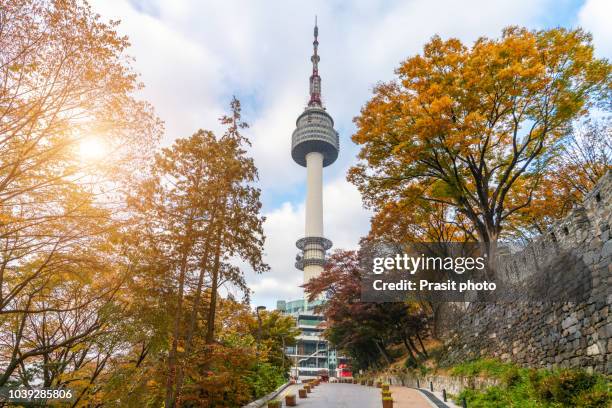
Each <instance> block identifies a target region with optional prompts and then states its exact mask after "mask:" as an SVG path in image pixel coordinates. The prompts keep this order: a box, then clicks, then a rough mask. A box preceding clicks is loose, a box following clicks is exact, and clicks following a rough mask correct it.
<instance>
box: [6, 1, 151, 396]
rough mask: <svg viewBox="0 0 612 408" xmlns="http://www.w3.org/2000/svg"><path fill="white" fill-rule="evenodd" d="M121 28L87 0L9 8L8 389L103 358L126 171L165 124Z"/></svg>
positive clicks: (120, 274) (117, 279)
mask: <svg viewBox="0 0 612 408" xmlns="http://www.w3.org/2000/svg"><path fill="white" fill-rule="evenodd" d="M116 25H117V23H116V22H110V23H109V22H104V21H102V20H101V18H100V17H99V16H98V15H96V14H95V13H93V12H92V11H91V9H90V8H89V6H88V5H87V3H85V2H83V1H77V0H67V1H52V0H48V1H47V0H26V1H22V0H18V1H15V0H7V1H3V2H2V4H0V78H2V79H1V80H0V248H1V249H0V338H1V342H2V346H0V385H4V384H6V383H18V384H25V385H27V384H28V382H29V381H34V382H37V381H39V380H43V382H44V384H45V385H49V386H62V385H65V384H66V381H69V380H70V376H71V374H72V373H74V372H76V371H79V370H80V369H81V368H82V367H83V365H88V366H89V365H90V364H89V362H90V361H91V359H93V360H96V359H97V358H99V362H100V364H101V366H103V365H104V363H103V361H102V360H104V356H105V355H106V354H107V352H108V348H106V347H98V345H100V344H102V343H104V342H105V341H104V340H101V337H103V335H104V333H107V332H111V331H113V324H114V322H115V321H116V319H114V317H115V316H113V315H112V314H111V313H109V312H110V311H111V310H116V307H117V304H116V295H117V293H118V291H119V289H120V288H121V286H122V282H123V281H124V278H125V275H126V273H127V272H128V269H129V266H128V265H127V264H126V263H124V262H123V260H122V259H121V257H120V256H119V253H118V252H117V247H116V246H115V243H116V241H115V240H114V238H115V237H116V235H115V234H116V233H117V230H118V226H119V224H120V220H119V219H118V218H116V217H115V215H116V214H117V213H118V212H120V211H121V207H122V204H121V198H120V196H121V190H122V188H121V187H123V186H124V184H123V183H122V179H123V177H122V175H125V174H126V172H129V169H130V166H131V165H132V164H135V165H137V164H138V163H142V162H143V161H144V160H146V157H147V155H148V154H149V152H150V150H151V146H152V144H153V143H154V142H155V141H156V139H157V138H158V136H159V134H160V131H161V124H160V122H159V121H158V119H157V118H156V117H155V115H154V113H153V111H152V109H151V107H150V106H149V105H148V104H146V103H144V102H141V101H138V100H137V99H135V98H134V96H133V93H134V91H136V90H138V89H139V88H140V86H141V85H140V83H139V82H138V81H137V78H136V74H135V73H134V71H133V70H132V68H131V66H130V60H129V57H128V56H127V55H126V53H125V50H126V48H127V47H128V45H129V43H128V41H127V39H126V38H124V37H121V36H119V35H118V34H117V33H116V31H115V27H116ZM100 152H105V153H106V156H101V155H99V153H100ZM109 158H112V159H113V160H109ZM113 255H114V256H113ZM98 340H100V342H99V343H96V342H97V341H98ZM81 373H83V372H81Z"/></svg>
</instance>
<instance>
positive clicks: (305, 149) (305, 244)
mask: <svg viewBox="0 0 612 408" xmlns="http://www.w3.org/2000/svg"><path fill="white" fill-rule="evenodd" d="M318 34H319V29H318V27H317V25H316V22H315V28H314V41H313V48H314V52H313V55H312V57H311V58H310V60H311V62H312V75H311V76H310V80H309V82H310V99H309V101H308V106H306V109H305V110H304V112H303V113H302V114H301V115H300V116H299V117H298V119H297V121H296V129H295V130H294V131H293V135H292V137H291V156H292V157H293V160H294V161H295V162H296V163H297V164H299V165H300V166H304V167H306V183H307V184H306V223H305V230H304V235H305V236H304V238H302V239H299V240H298V241H297V242H296V246H297V247H298V249H300V250H301V253H300V254H298V256H297V257H296V263H295V266H296V267H297V268H298V269H300V270H303V271H304V283H307V282H308V281H309V280H310V279H312V278H314V277H316V276H318V275H319V274H321V272H322V271H323V267H324V265H325V252H326V251H327V250H329V249H330V248H331V246H332V243H331V241H330V240H328V239H326V238H324V237H323V168H324V167H327V166H329V165H330V164H332V163H333V162H334V161H336V159H337V158H338V151H339V149H340V139H339V136H338V132H336V130H335V129H334V120H333V119H332V117H331V116H330V115H329V114H328V113H327V111H326V110H325V108H324V107H323V103H322V101H321V77H320V76H319V61H320V57H319V55H318V46H319V41H318Z"/></svg>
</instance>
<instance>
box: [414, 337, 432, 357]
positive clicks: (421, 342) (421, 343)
mask: <svg viewBox="0 0 612 408" xmlns="http://www.w3.org/2000/svg"><path fill="white" fill-rule="evenodd" d="M416 338H417V340H418V341H419V344H420V345H421V348H422V349H423V354H425V357H428V358H429V355H428V354H427V350H426V349H425V345H423V340H421V336H420V335H419V332H416Z"/></svg>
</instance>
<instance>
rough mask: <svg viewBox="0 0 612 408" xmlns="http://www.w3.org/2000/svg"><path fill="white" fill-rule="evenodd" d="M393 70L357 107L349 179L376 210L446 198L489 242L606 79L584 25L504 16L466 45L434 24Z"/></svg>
mask: <svg viewBox="0 0 612 408" xmlns="http://www.w3.org/2000/svg"><path fill="white" fill-rule="evenodd" d="M396 73H397V76H398V79H397V80H394V81H391V82H389V83H384V84H379V85H378V86H377V87H376V88H375V92H374V97H373V98H372V99H371V100H370V101H369V102H368V103H367V104H366V105H365V107H363V109H362V110H361V113H360V115H359V116H358V117H357V118H356V119H355V123H356V124H357V132H356V133H355V135H354V136H353V141H354V142H355V143H357V144H359V145H361V146H362V147H361V151H360V153H359V158H360V159H361V162H360V163H359V164H358V165H356V166H355V167H353V168H352V169H351V170H350V173H349V176H348V178H349V180H350V181H351V182H352V183H354V184H355V185H357V187H358V188H359V190H360V191H361V194H362V196H363V199H364V202H365V204H366V205H367V206H368V207H370V208H373V209H374V210H375V211H376V212H377V213H378V214H379V216H382V215H380V214H383V213H385V212H387V211H389V210H391V211H395V210H396V209H400V210H401V211H402V212H403V213H410V212H411V211H412V210H411V209H412V208H413V207H415V206H417V207H420V206H422V205H423V204H422V202H423V201H426V202H430V203H439V204H443V205H446V206H448V207H449V208H453V209H455V211H456V212H457V214H460V215H461V216H463V217H464V218H466V219H467V220H469V222H470V223H471V224H472V225H473V228H474V232H475V235H476V237H477V238H478V240H479V241H481V242H484V243H486V244H487V246H489V245H490V243H492V242H495V241H496V240H498V239H499V238H500V237H501V234H502V231H503V230H504V226H505V225H508V224H510V223H512V222H513V221H514V220H516V218H517V217H518V213H519V212H520V211H521V210H522V209H524V208H526V207H528V206H529V205H530V204H531V203H532V201H533V199H534V195H535V194H537V192H539V191H540V189H541V188H542V178H543V175H544V174H545V170H546V168H547V166H548V165H549V162H550V160H551V158H552V157H553V156H554V154H555V151H554V147H555V146H557V145H558V143H559V142H560V141H561V140H562V139H563V138H564V137H566V136H567V134H568V130H569V128H570V125H571V123H572V122H573V121H575V120H577V119H578V118H580V117H582V116H584V115H585V114H587V112H588V110H589V108H590V107H591V106H592V105H593V104H594V103H596V102H597V101H598V100H600V98H605V97H608V96H609V92H610V89H611V88H610V77H611V66H610V64H609V63H608V61H607V60H603V59H596V58H595V57H594V55H593V46H592V43H591V36H590V35H589V34H587V33H585V32H584V31H582V30H580V29H576V30H567V29H562V28H557V29H551V30H541V31H529V30H526V29H522V28H517V27H509V28H507V29H505V30H504V31H503V35H502V37H501V38H500V39H489V38H480V39H478V40H477V41H476V42H475V43H474V44H473V45H472V46H471V47H468V46H466V45H464V44H462V43H461V41H459V40H457V39H449V40H446V41H444V40H442V39H441V38H439V37H437V36H436V37H433V38H432V40H431V41H430V42H429V43H427V44H426V45H425V47H424V49H423V53H422V54H421V55H416V56H414V57H411V58H408V59H407V60H406V61H404V62H403V63H402V64H401V65H400V67H399V68H398V69H397V71H396ZM397 215H398V214H397V212H396V213H395V214H393V216H397ZM382 217H383V218H384V216H382Z"/></svg>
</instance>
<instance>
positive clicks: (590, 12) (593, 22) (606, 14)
mask: <svg viewBox="0 0 612 408" xmlns="http://www.w3.org/2000/svg"><path fill="white" fill-rule="evenodd" d="M611 16H612V2H611V1H609V0H587V1H586V2H585V3H584V5H583V6H582V8H581V9H580V11H579V12H578V22H579V24H580V26H581V27H582V28H584V29H585V30H587V31H589V32H591V33H592V34H593V42H594V44H595V53H596V54H597V55H598V56H603V57H608V58H609V57H610V56H612V23H611V21H610V18H611Z"/></svg>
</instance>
